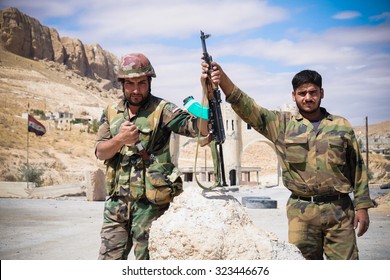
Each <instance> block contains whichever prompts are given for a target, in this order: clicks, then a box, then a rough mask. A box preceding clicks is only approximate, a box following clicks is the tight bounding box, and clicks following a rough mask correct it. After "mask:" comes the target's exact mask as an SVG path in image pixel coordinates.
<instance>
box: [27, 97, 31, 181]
mask: <svg viewBox="0 0 390 280" xmlns="http://www.w3.org/2000/svg"><path fill="white" fill-rule="evenodd" d="M29 116H30V102H27V173H26V181H27V183H26V184H27V189H28V181H29V179H30V178H29V177H30V176H29V175H30V174H29V173H30V170H29V166H28V146H29V134H30V133H29V131H28V117H29Z"/></svg>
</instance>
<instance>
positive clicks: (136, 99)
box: [124, 76, 149, 106]
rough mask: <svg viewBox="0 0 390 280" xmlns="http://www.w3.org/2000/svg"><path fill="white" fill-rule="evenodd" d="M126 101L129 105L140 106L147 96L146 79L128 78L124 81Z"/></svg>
mask: <svg viewBox="0 0 390 280" xmlns="http://www.w3.org/2000/svg"><path fill="white" fill-rule="evenodd" d="M124 89H125V96H126V99H127V100H128V101H129V102H130V104H131V105H134V106H141V105H142V104H143V102H144V101H145V100H146V98H147V97H148V94H149V80H148V77H146V76H142V77H138V78H129V79H125V81H124Z"/></svg>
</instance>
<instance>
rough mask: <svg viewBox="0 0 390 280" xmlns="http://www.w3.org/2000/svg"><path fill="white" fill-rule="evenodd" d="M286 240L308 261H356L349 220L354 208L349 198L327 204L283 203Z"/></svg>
mask: <svg viewBox="0 0 390 280" xmlns="http://www.w3.org/2000/svg"><path fill="white" fill-rule="evenodd" d="M287 217H288V227H289V231H288V239H289V242H290V243H292V244H294V245H296V246H297V247H298V248H299V249H300V251H301V252H302V254H303V256H304V257H305V258H306V259H309V260H320V259H323V258H324V255H325V257H326V259H330V260H357V259H358V258H359V257H358V248H357V244H356V236H355V230H354V228H353V220H354V217H355V211H354V207H353V205H352V201H351V199H350V198H349V197H346V198H341V199H339V200H336V201H333V202H330V203H312V202H309V201H304V200H299V199H293V198H291V197H290V198H289V200H288V201H287Z"/></svg>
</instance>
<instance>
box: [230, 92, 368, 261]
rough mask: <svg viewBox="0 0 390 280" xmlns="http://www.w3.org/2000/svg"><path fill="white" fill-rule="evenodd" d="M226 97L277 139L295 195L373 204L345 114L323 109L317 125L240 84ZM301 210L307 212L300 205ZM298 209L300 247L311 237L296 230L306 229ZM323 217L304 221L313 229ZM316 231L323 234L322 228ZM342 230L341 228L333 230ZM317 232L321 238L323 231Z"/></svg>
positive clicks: (284, 175)
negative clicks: (258, 98) (348, 197)
mask: <svg viewBox="0 0 390 280" xmlns="http://www.w3.org/2000/svg"><path fill="white" fill-rule="evenodd" d="M227 101H228V102H229V103H231V104H232V108H233V110H234V111H235V112H236V113H237V114H238V115H239V116H240V117H241V118H242V119H243V120H244V121H245V122H246V123H248V124H249V125H251V127H253V128H254V129H255V130H256V131H258V132H259V133H261V134H262V135H264V136H265V137H266V138H267V139H269V140H270V141H271V142H272V143H274V145H275V150H276V153H277V156H278V158H279V162H280V164H281V167H282V178H283V183H284V185H285V186H286V187H287V188H288V189H289V190H290V191H291V192H292V193H293V194H295V195H298V196H331V195H337V194H340V193H353V196H354V208H355V209H361V208H370V207H373V203H372V201H371V198H370V195H369V189H368V180H367V174H366V167H365V165H364V162H363V158H362V156H361V154H360V151H359V148H358V143H357V140H356V137H355V134H354V131H353V129H352V126H351V125H350V124H349V122H348V121H347V120H346V119H344V118H342V117H339V116H335V115H331V114H329V113H328V112H327V111H326V110H325V109H324V108H321V111H322V113H323V115H324V116H325V118H324V119H323V120H322V121H321V123H320V125H319V127H318V129H317V130H315V129H314V127H313V125H312V124H311V123H310V121H308V120H307V119H305V118H304V117H303V116H302V115H301V114H299V113H298V114H296V115H294V114H292V113H290V112H280V111H272V110H267V109H265V108H263V107H261V106H259V105H257V104H256V103H255V101H254V100H253V99H252V98H251V97H249V96H248V95H246V94H245V93H244V92H243V91H241V90H240V89H239V88H237V87H235V88H234V90H233V92H232V94H231V95H230V96H229V98H227ZM302 203H308V202H302ZM328 206H329V205H325V206H321V207H328ZM294 207H295V206H294ZM311 207H317V206H316V204H313V203H311V204H310V208H308V209H309V210H311ZM351 207H352V206H351ZM299 210H300V211H302V209H301V208H299ZM334 211H335V212H334V213H333V214H332V215H338V214H337V211H338V210H334ZM298 213H299V211H298V210H297V211H293V210H289V221H290V226H293V228H292V229H291V230H292V232H296V233H294V234H293V233H291V234H290V237H291V241H290V242H291V243H294V244H297V245H299V246H301V245H300V244H301V242H305V240H303V239H307V236H303V235H302V236H300V235H298V233H297V232H299V231H300V230H301V229H295V228H294V227H295V226H298V225H299V224H300V223H299V222H297V220H296V219H297V217H298V218H299V216H298ZM294 215H295V216H296V217H295V218H294ZM350 216H351V215H349V217H350ZM320 218H321V217H320V216H316V215H315V216H313V219H306V220H305V218H304V217H303V219H304V220H305V223H306V224H303V225H302V226H303V227H307V228H311V224H313V225H317V224H318V222H319V220H318V219H320ZM300 221H303V220H300ZM344 223H345V225H348V226H349V228H348V231H349V232H351V231H352V230H353V228H352V226H353V225H352V224H348V221H347V220H345V221H344ZM327 227H328V230H329V231H330V232H333V226H331V225H330V224H328V225H327ZM324 232H325V231H324ZM310 233H313V234H314V231H311V230H310ZM316 233H318V234H320V233H319V232H318V231H316ZM339 233H340V232H339V231H338V232H337V233H334V234H335V235H337V234H339ZM318 237H319V238H322V237H323V235H322V234H321V235H318ZM339 237H340V238H339V241H340V240H343V238H345V236H344V235H343V234H341V233H340V236H339ZM313 238H314V237H313ZM350 240H351V242H353V243H354V244H355V243H356V241H354V240H355V239H348V240H344V241H343V242H349V241H350ZM354 246H355V245H354ZM303 247H305V246H303ZM326 251H327V249H325V252H326ZM340 254H343V253H340ZM351 257H353V254H352V255H351Z"/></svg>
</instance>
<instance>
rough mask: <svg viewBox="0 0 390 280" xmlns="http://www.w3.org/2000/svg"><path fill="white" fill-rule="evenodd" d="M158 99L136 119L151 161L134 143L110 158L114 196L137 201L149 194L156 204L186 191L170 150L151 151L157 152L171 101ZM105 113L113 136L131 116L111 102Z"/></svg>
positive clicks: (110, 188)
mask: <svg viewBox="0 0 390 280" xmlns="http://www.w3.org/2000/svg"><path fill="white" fill-rule="evenodd" d="M155 100H156V102H154V100H152V102H151V103H150V105H149V107H148V108H146V109H145V110H141V111H140V112H139V113H138V115H137V118H136V120H135V125H136V126H137V128H138V130H139V140H140V142H141V144H142V146H143V147H144V148H145V149H146V151H147V152H148V153H149V157H150V160H149V161H148V162H145V161H143V160H142V158H141V157H140V155H139V151H138V149H137V148H136V147H135V146H134V145H124V146H123V147H122V148H121V150H120V151H119V152H118V153H117V154H116V155H115V156H114V157H113V158H111V159H109V160H106V161H105V164H106V166H107V170H106V190H107V194H108V195H110V196H113V195H114V196H127V197H129V198H130V199H131V200H134V201H136V200H139V199H141V198H144V197H146V198H147V199H149V201H151V202H152V203H155V204H165V203H169V202H170V201H171V200H172V198H173V196H175V195H177V194H179V193H181V191H182V181H181V178H180V172H179V171H178V169H177V168H176V167H175V166H174V165H173V164H172V163H171V162H170V152H169V149H162V150H160V151H157V153H156V154H154V153H151V152H154V151H153V146H154V144H153V142H154V141H155V138H156V134H157V131H158V130H159V127H158V126H159V123H160V119H161V115H162V112H163V110H164V107H165V105H166V104H167V102H166V101H164V100H162V99H155ZM105 115H106V116H107V119H108V123H109V125H110V132H111V135H112V136H115V135H116V134H117V133H118V131H119V128H120V125H121V124H122V123H123V122H124V121H125V120H126V118H127V111H126V110H124V111H121V110H118V109H117V107H116V106H113V105H111V106H108V107H107V108H106V111H105Z"/></svg>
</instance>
